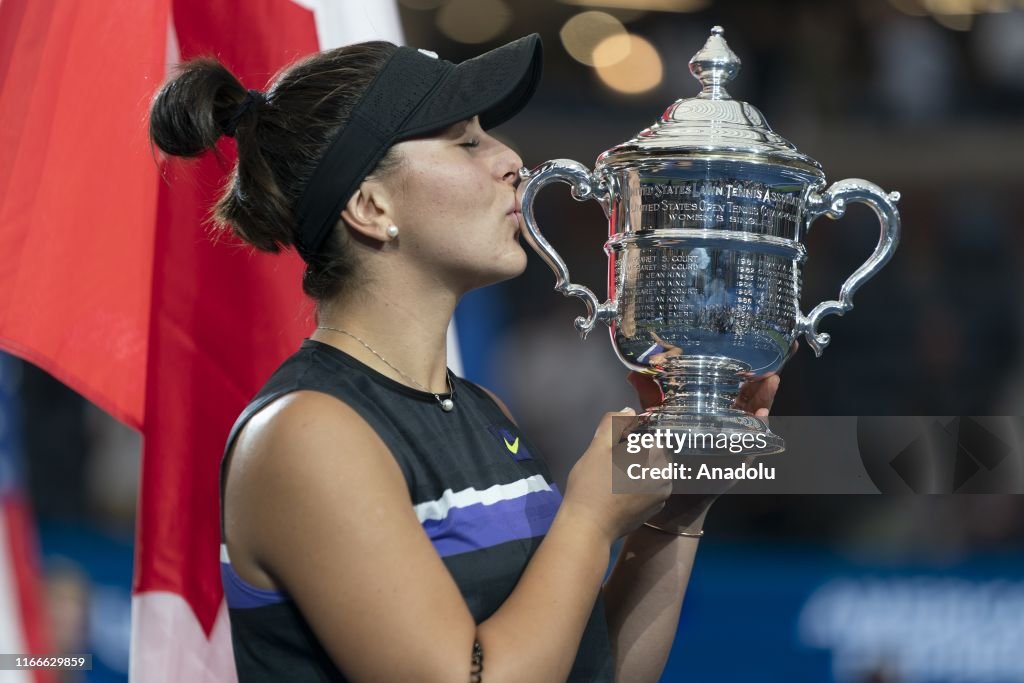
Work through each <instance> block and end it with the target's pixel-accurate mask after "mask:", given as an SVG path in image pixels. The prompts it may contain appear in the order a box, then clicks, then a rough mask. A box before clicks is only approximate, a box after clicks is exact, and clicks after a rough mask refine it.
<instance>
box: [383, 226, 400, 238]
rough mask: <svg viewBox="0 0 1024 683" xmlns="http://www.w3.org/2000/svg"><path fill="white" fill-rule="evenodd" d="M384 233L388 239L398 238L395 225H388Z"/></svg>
mask: <svg viewBox="0 0 1024 683" xmlns="http://www.w3.org/2000/svg"><path fill="white" fill-rule="evenodd" d="M385 232H386V233H387V235H388V237H389V238H391V239H395V238H396V237H398V226H397V225H389V226H388V229H387V230H385Z"/></svg>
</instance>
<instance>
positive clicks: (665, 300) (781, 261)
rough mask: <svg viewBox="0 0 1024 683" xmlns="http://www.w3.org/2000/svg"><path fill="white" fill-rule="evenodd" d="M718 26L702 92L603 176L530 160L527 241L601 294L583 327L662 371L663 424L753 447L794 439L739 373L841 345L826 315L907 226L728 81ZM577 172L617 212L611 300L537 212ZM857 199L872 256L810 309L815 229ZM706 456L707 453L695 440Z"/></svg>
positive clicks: (704, 58)
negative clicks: (544, 196)
mask: <svg viewBox="0 0 1024 683" xmlns="http://www.w3.org/2000/svg"><path fill="white" fill-rule="evenodd" d="M722 34H723V31H722V28H721V27H718V26H716V27H715V28H713V29H712V30H711V37H710V38H708V41H707V43H705V45H704V47H703V49H701V50H700V52H698V53H697V54H696V55H694V57H693V59H691V60H690V72H691V73H692V74H693V76H694V77H695V78H696V79H697V80H698V81H700V83H701V85H702V86H703V89H702V90H701V92H700V93H699V94H698V95H697V96H696V97H692V98H687V99H680V100H677V101H676V102H675V103H674V104H672V105H671V106H670V107H669V108H668V109H667V110H666V111H665V113H664V114H663V115H662V116H661V118H660V120H658V121H657V122H656V123H654V125H652V126H651V127H650V128H648V129H646V130H644V131H642V132H641V133H640V134H639V135H637V136H636V137H635V138H633V139H632V140H629V141H628V142H625V143H623V144H620V145H617V146H615V147H613V148H611V149H609V150H608V151H606V152H604V153H603V154H601V156H599V157H598V158H597V163H596V165H595V168H594V170H593V171H590V170H588V169H587V168H586V167H585V166H583V165H582V164H580V163H578V162H576V161H571V160H568V159H556V160H554V161H548V162H546V163H544V164H541V165H540V166H538V167H537V168H535V169H534V170H533V171H529V172H528V171H526V169H524V170H523V171H521V175H522V177H523V179H524V180H525V184H524V187H523V191H522V215H523V219H524V223H525V225H526V233H525V234H526V238H527V241H528V242H529V243H530V244H531V245H532V246H533V248H534V249H535V250H536V251H537V252H538V253H539V254H540V255H541V257H542V258H543V259H544V261H545V262H547V264H548V265H549V266H550V267H551V269H552V270H553V271H554V272H555V277H556V278H557V280H556V283H555V289H556V290H557V291H559V292H561V293H562V294H564V295H566V296H575V297H579V298H580V299H582V300H583V302H584V303H585V304H586V305H587V310H588V314H587V315H586V316H585V317H584V316H581V317H578V318H576V328H577V329H578V330H579V331H580V333H581V335H582V336H583V337H584V338H585V337H586V336H587V334H588V333H589V332H590V331H591V330H593V328H594V326H595V325H596V324H597V323H598V322H604V323H607V324H608V326H609V328H610V331H611V338H612V346H613V347H614V348H615V353H616V354H617V355H618V356H619V358H620V359H621V360H622V362H623V363H625V364H626V365H627V366H628V367H630V368H631V369H633V370H637V371H643V372H646V373H649V374H651V375H653V377H654V379H655V380H656V381H657V382H658V384H659V385H660V386H661V389H662V391H663V393H664V395H665V400H664V403H663V405H662V406H660V407H658V408H656V409H654V410H653V411H649V412H647V413H645V414H644V415H643V416H642V417H643V420H644V424H645V425H646V426H648V427H649V428H658V429H671V430H686V431H689V432H691V433H692V432H701V433H715V434H728V435H730V436H732V435H745V434H749V435H751V437H754V438H751V439H748V440H746V441H745V442H744V443H745V444H746V443H751V444H753V445H752V446H751V447H749V448H747V449H746V450H745V452H746V453H749V454H752V455H756V454H760V455H765V454H769V453H778V452H781V451H783V450H784V449H785V442H784V441H783V440H782V438H780V437H779V436H778V435H776V434H773V433H772V432H771V430H770V429H769V427H768V424H767V422H766V421H765V420H763V419H761V418H757V417H753V416H751V415H748V414H746V413H744V412H743V411H740V410H738V409H736V408H734V407H733V402H734V401H735V399H736V397H737V395H738V393H739V388H740V384H741V383H742V382H744V381H747V380H753V379H758V378H760V377H764V376H765V375H768V374H770V373H775V372H778V371H779V370H780V368H782V366H783V364H784V363H785V362H786V360H788V359H789V357H790V356H791V355H792V353H793V350H794V349H795V348H796V345H795V344H794V342H795V341H796V339H797V338H798V337H799V336H800V335H803V336H805V337H806V339H807V343H808V344H809V345H810V346H811V348H812V349H814V352H815V354H816V355H818V356H820V355H821V352H822V351H823V350H824V349H825V347H826V346H828V344H829V341H830V338H829V335H828V334H827V333H824V332H819V331H818V325H819V324H820V323H821V321H822V319H823V318H825V316H828V315H832V314H835V315H843V313H845V312H846V311H848V310H850V309H851V308H853V301H852V299H853V294H854V293H855V292H856V291H857V289H858V288H859V287H860V286H861V285H862V284H864V282H865V281H866V280H868V279H869V278H870V277H872V276H873V275H874V274H875V273H877V272H878V271H879V270H880V269H881V268H882V266H884V265H885V263H886V262H888V261H889V259H890V258H891V257H892V254H893V252H894V251H895V249H896V245H897V244H898V242H899V237H900V217H899V212H898V211H897V209H896V202H897V201H898V200H899V194H898V193H896V192H892V193H888V194H887V193H886V192H884V191H883V190H882V189H881V188H880V187H878V186H877V185H875V184H873V183H870V182H868V181H866V180H861V179H859V178H849V179H846V180H840V181H839V182H836V183H833V184H832V185H831V186H829V187H827V188H826V182H825V174H824V172H823V171H822V169H821V165H820V164H818V162H817V161H815V160H814V159H811V158H810V157H808V156H806V155H804V154H801V153H800V152H798V151H797V150H796V147H795V146H794V145H793V144H792V143H790V142H787V141H786V140H785V139H783V138H782V137H780V136H779V135H778V134H776V133H775V132H774V131H772V129H771V128H770V127H769V126H768V123H767V122H766V121H765V119H764V116H763V115H762V114H761V112H760V111H758V110H757V109H756V108H754V107H753V106H751V105H750V104H747V103H746V102H739V101H737V100H734V99H732V97H731V96H730V95H729V93H727V92H726V90H725V86H726V85H727V84H728V83H729V81H731V80H732V79H733V78H735V76H736V75H737V73H738V72H739V69H740V60H739V59H738V58H737V57H736V55H735V54H733V52H732V50H730V49H729V46H728V45H727V44H726V42H725V39H724V38H723V37H722ZM553 182H562V183H567V184H568V185H570V186H571V188H572V196H573V197H574V198H575V199H577V200H580V201H584V200H587V199H594V200H597V202H598V203H600V205H601V207H602V208H603V209H604V212H605V215H606V216H607V217H608V234H609V238H608V241H607V242H606V243H605V247H604V249H605V252H606V253H607V254H608V260H609V268H608V296H609V299H608V301H606V302H604V303H601V302H600V301H598V299H597V297H596V296H595V295H594V293H593V292H592V291H590V290H589V289H587V288H586V287H584V286H582V285H578V284H573V283H572V282H571V280H570V278H569V271H568V268H566V265H565V262H564V261H563V260H562V258H561V256H559V254H558V252H557V251H555V249H554V248H553V247H552V246H551V245H550V244H549V243H548V241H547V240H546V239H545V238H544V235H543V234H541V231H540V228H539V227H538V225H537V221H536V219H535V218H534V213H533V203H534V199H535V197H536V196H537V193H538V192H539V191H540V190H541V188H543V187H544V186H545V185H548V184H549V183H553ZM850 202H863V203H865V204H867V205H868V206H870V207H871V208H872V209H873V210H874V212H875V213H876V214H877V215H878V219H879V221H880V223H881V236H880V238H879V240H878V246H877V247H875V250H874V253H872V254H871V257H870V258H868V260H867V261H865V262H864V264H863V265H861V266H860V268H858V269H857V270H856V271H855V272H854V273H853V275H851V276H850V277H849V279H847V280H846V282H845V283H844V284H843V286H842V288H841V289H840V291H839V298H838V300H834V301H825V302H822V303H820V304H818V305H817V306H815V307H814V308H813V309H811V311H810V312H809V313H808V314H807V315H804V314H803V313H801V309H800V287H801V274H800V267H801V264H802V263H803V262H804V261H805V260H806V258H807V250H806V248H805V247H804V245H803V243H802V242H803V239H804V237H805V236H806V235H807V232H808V230H809V229H810V226H811V223H812V222H813V221H814V220H815V219H817V218H818V217H820V216H828V217H829V218H839V217H840V216H842V215H843V212H844V211H845V209H846V205H847V204H848V203H850ZM695 452H707V450H706V449H700V448H698V449H696V451H695Z"/></svg>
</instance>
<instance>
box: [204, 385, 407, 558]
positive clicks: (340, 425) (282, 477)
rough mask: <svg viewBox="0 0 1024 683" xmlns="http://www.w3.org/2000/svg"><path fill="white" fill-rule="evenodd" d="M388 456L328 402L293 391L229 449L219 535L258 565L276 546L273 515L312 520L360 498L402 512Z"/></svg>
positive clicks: (403, 488)
mask: <svg viewBox="0 0 1024 683" xmlns="http://www.w3.org/2000/svg"><path fill="white" fill-rule="evenodd" d="M389 456H390V450H389V449H388V447H387V446H386V445H385V444H384V442H383V441H382V440H381V438H380V437H379V436H378V435H377V433H376V432H375V431H374V430H373V428H372V427H370V425H368V424H367V423H366V421H365V420H363V418H362V417H360V416H359V414H358V413H357V412H356V411H355V410H354V409H353V408H352V407H350V406H349V405H347V404H346V403H344V402H342V401H340V400H338V399H336V398H334V397H333V396H330V395H327V394H323V393H320V392H316V391H296V392H292V393H290V394H286V395H285V396H282V397H280V398H278V399H275V400H274V401H272V402H271V403H270V404H268V405H267V406H266V407H264V408H263V409H262V410H260V411H259V412H258V413H256V414H255V415H254V416H253V417H252V418H251V419H250V420H249V422H248V423H246V425H245V426H244V427H243V428H242V430H241V432H240V433H239V434H238V437H237V439H236V441H235V444H234V447H233V448H232V452H231V454H230V458H231V462H230V469H229V471H228V472H227V473H226V476H225V484H224V508H225V520H224V522H225V531H226V534H227V536H228V537H229V538H231V539H232V541H233V544H235V545H238V546H244V547H246V548H247V549H248V553H249V554H250V557H252V559H253V560H255V561H256V562H257V563H261V564H262V562H261V560H265V559H266V557H267V553H268V551H269V549H270V547H271V546H272V545H273V544H275V543H277V542H278V541H280V539H279V538H274V537H273V535H272V534H268V533H267V531H268V529H271V528H277V529H280V527H279V526H278V525H277V524H276V521H275V520H274V519H270V518H268V515H273V514H274V512H273V511H274V510H281V509H285V508H287V509H290V510H295V511H299V510H301V511H303V512H304V513H305V514H309V515H315V514H318V513H319V512H320V511H321V510H322V508H323V507H325V506H330V505H335V504H336V502H337V500H339V499H344V498H345V497H346V496H351V495H355V493H356V492H357V491H361V490H376V491H377V492H379V493H380V494H381V495H382V496H383V495H388V496H391V497H393V498H394V499H395V500H396V501H401V502H402V503H404V504H409V499H408V488H407V485H406V482H405V478H404V476H403V475H402V472H401V470H400V468H399V466H398V464H397V462H396V461H395V460H394V458H392V457H389ZM327 482H329V484H326V483H327ZM280 530H281V531H282V532H284V533H288V532H287V530H284V529H280Z"/></svg>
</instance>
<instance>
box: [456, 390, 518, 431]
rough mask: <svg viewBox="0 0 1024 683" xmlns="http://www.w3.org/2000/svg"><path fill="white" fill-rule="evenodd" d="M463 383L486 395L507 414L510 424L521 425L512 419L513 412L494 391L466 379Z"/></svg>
mask: <svg viewBox="0 0 1024 683" xmlns="http://www.w3.org/2000/svg"><path fill="white" fill-rule="evenodd" d="M462 381H463V382H465V383H466V384H468V385H470V386H472V387H474V388H476V389H478V390H480V391H481V392H483V393H484V394H486V395H487V397H488V398H489V399H491V400H492V401H494V404H495V405H496V406H498V408H500V409H501V412H502V413H504V414H505V417H507V418H508V419H509V422H511V423H512V424H514V425H516V426H517V427H518V426H519V424H518V423H517V422H516V419H515V418H514V417H512V411H510V410H509V409H508V406H507V405H505V402H504V401H502V400H501V399H500V398H498V395H497V394H495V393H494V392H493V391H491V390H490V389H488V388H487V387H485V386H481V385H479V384H477V383H476V382H471V381H469V380H468V379H466V378H462Z"/></svg>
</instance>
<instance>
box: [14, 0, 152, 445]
mask: <svg viewBox="0 0 1024 683" xmlns="http://www.w3.org/2000/svg"><path fill="white" fill-rule="evenodd" d="M164 4H165V3H161V2H118V3H114V2H109V0H82V1H81V2H59V1H58V0H2V2H0V292H3V294H2V295H0V346H2V347H3V348H6V349H8V350H10V351H12V352H13V353H15V354H17V355H18V356H21V357H22V358H25V359H26V360H29V361H31V362H33V363H35V364H36V365H38V366H40V367H42V368H43V369H45V370H47V371H48V372H49V373H50V374H52V375H54V376H55V377H57V379H59V380H61V381H62V382H64V383H65V384H67V385H68V386H70V387H71V388H72V389H74V390H75V391H77V392H79V393H81V394H83V395H85V396H87V397H88V398H89V400H91V401H92V402H94V403H96V404H98V405H99V406H100V407H102V408H103V409H104V410H106V411H107V412H109V413H111V414H112V415H114V416H115V417H117V418H118V419H120V420H121V421H123V422H125V423H126V424H128V425H131V426H133V427H135V428H141V426H142V421H143V405H144V399H145V394H144V388H145V375H146V355H147V344H148V343H147V338H148V336H149V323H148V321H149V307H150V293H149V282H150V280H151V278H152V268H153V233H154V230H153V227H154V217H155V216H156V199H157V183H156V173H155V170H154V165H153V159H152V156H151V153H150V150H149V145H148V144H147V143H146V105H147V93H148V92H150V91H152V89H153V87H154V85H155V84H158V83H159V82H160V81H161V80H162V79H163V76H164V68H165V61H166V56H165V53H164V40H165V37H166V34H167V8H166V7H165V6H164Z"/></svg>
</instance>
